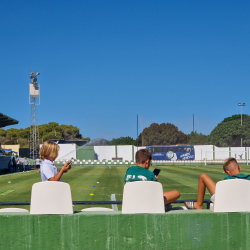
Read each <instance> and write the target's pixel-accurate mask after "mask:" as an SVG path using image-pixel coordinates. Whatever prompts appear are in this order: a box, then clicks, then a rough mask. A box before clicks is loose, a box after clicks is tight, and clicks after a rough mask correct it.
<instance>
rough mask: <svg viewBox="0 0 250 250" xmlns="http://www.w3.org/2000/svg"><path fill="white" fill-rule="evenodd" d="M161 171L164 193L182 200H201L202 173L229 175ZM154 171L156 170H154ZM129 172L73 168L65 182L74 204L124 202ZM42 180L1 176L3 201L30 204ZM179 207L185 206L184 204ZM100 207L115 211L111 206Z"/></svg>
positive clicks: (212, 172)
mask: <svg viewBox="0 0 250 250" xmlns="http://www.w3.org/2000/svg"><path fill="white" fill-rule="evenodd" d="M157 168H160V169H161V170H162V171H161V172H160V174H159V182H161V183H162V185H163V191H164V192H165V191H170V190H173V189H176V190H178V191H179V192H180V193H181V197H180V199H182V200H185V199H196V198H197V186H198V177H199V175H200V174H201V173H207V174H208V175H209V176H210V177H211V178H212V179H213V180H214V181H215V182H217V181H220V180H222V179H223V178H224V177H225V176H226V174H225V173H223V169H222V166H221V165H220V166H218V165H210V166H198V167H196V166H162V167H160V166H157ZM150 169H151V170H153V169H154V167H151V168H150ZM126 170H127V167H125V166H124V167H120V166H119V167H111V168H109V167H72V168H71V169H70V170H69V171H68V173H66V174H64V175H63V177H62V180H63V181H64V182H67V183H69V184H70V186H71V192H72V199H73V201H110V200H111V194H115V197H116V200H118V201H121V200H122V192H123V186H124V176H125V173H126ZM241 172H242V173H245V174H250V166H242V170H241ZM40 181H41V178H40V173H37V172H36V171H34V170H33V171H30V172H21V173H14V174H6V175H1V176H0V202H10V201H30V197H31V187H32V185H33V184H34V183H36V182H40ZM9 182H11V183H9ZM98 182H99V183H98ZM94 186H95V187H94ZM91 194H93V195H91ZM209 198H210V195H209V194H208V191H207V192H206V195H205V199H209ZM176 205H177V204H176ZM178 205H179V206H180V205H181V206H183V204H178ZM92 206H94V205H75V211H80V210H81V209H83V208H86V207H92ZM96 206H103V207H109V208H111V205H96ZM4 207H8V206H0V208H4ZM9 207H21V208H26V209H28V210H29V206H9ZM204 207H205V206H204ZM118 209H119V210H121V205H118Z"/></svg>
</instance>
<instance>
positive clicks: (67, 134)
mask: <svg viewBox="0 0 250 250" xmlns="http://www.w3.org/2000/svg"><path fill="white" fill-rule="evenodd" d="M38 130H39V139H40V143H42V141H46V140H49V139H65V140H87V141H90V138H89V137H86V138H83V137H82V135H81V134H80V133H79V128H77V127H75V126H72V125H64V124H62V125H59V124H58V123H57V122H49V123H48V124H42V125H39V126H38ZM29 138H30V127H27V128H25V129H22V128H21V129H15V128H10V129H7V130H4V129H2V128H1V129H0V143H1V144H8V145H10V144H20V146H21V147H29Z"/></svg>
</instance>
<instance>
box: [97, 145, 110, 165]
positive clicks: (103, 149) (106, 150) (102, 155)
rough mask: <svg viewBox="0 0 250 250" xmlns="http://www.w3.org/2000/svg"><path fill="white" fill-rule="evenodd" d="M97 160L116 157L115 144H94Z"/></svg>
mask: <svg viewBox="0 0 250 250" xmlns="http://www.w3.org/2000/svg"><path fill="white" fill-rule="evenodd" d="M94 151H95V154H96V156H97V160H100V161H101V160H112V158H114V157H115V146H94Z"/></svg>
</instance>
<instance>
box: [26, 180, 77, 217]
mask: <svg viewBox="0 0 250 250" xmlns="http://www.w3.org/2000/svg"><path fill="white" fill-rule="evenodd" d="M30 214H73V206H72V196H71V189H70V185H69V184H68V183H65V182H61V181H44V182H37V183H35V184H33V186H32V190H31V202H30Z"/></svg>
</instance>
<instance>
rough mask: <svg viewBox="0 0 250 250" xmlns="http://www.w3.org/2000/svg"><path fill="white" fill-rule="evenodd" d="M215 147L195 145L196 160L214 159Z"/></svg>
mask: <svg viewBox="0 0 250 250" xmlns="http://www.w3.org/2000/svg"><path fill="white" fill-rule="evenodd" d="M212 151H213V145H194V152H195V160H197V161H201V160H204V159H205V158H207V160H208V158H209V159H210V158H211V159H210V160H212V159H213V152H212Z"/></svg>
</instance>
